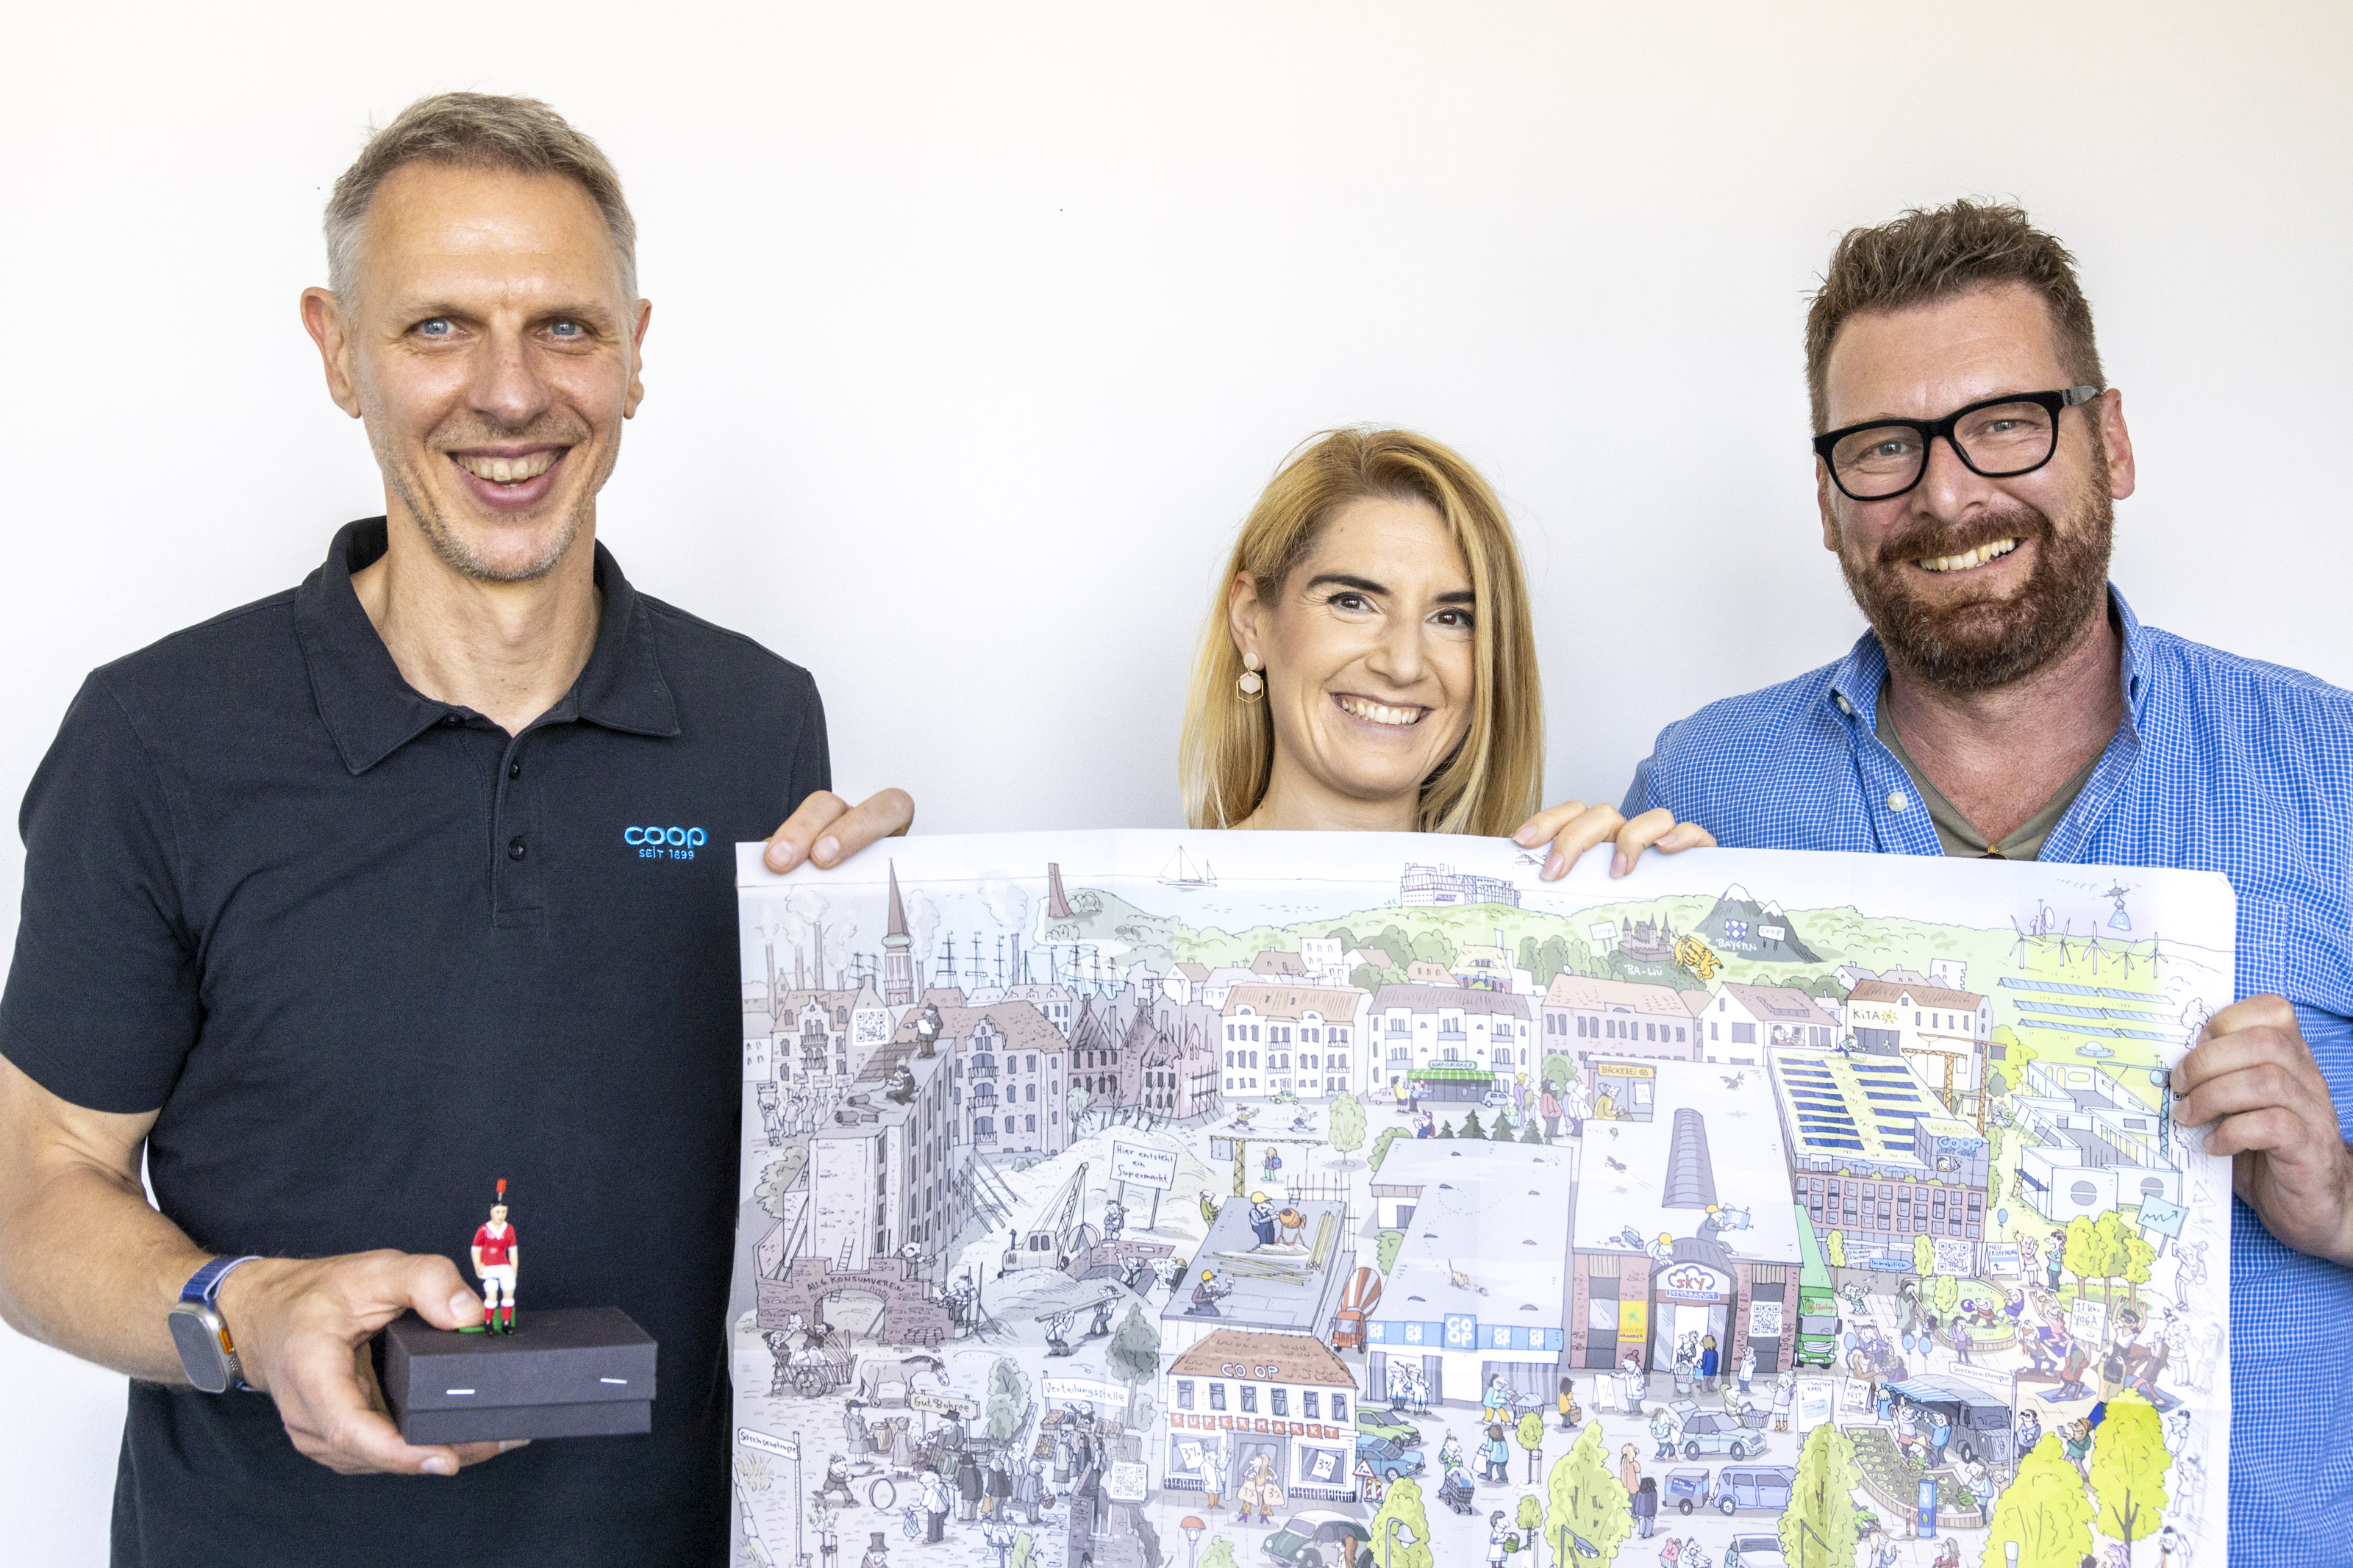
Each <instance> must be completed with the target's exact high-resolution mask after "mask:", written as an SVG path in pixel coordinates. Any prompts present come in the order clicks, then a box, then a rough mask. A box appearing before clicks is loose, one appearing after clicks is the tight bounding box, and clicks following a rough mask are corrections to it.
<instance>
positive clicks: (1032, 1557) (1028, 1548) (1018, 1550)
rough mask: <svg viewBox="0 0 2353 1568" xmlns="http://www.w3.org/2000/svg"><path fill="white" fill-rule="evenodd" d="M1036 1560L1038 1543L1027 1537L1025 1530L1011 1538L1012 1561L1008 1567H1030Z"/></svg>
mask: <svg viewBox="0 0 2353 1568" xmlns="http://www.w3.org/2000/svg"><path fill="white" fill-rule="evenodd" d="M1037 1561H1038V1543H1037V1542H1034V1541H1032V1540H1030V1539H1029V1531H1026V1530H1025V1531H1022V1532H1021V1533H1020V1534H1018V1535H1017V1536H1015V1537H1014V1538H1013V1561H1012V1563H1010V1564H1009V1565H1008V1568H1032V1565H1033V1564H1034V1563H1036V1562H1037Z"/></svg>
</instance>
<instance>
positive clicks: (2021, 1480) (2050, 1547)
mask: <svg viewBox="0 0 2353 1568" xmlns="http://www.w3.org/2000/svg"><path fill="white" fill-rule="evenodd" d="M1816 1430H1820V1428H1816ZM2012 1545H2015V1546H2016V1547H2017V1548H2018V1562H2017V1568H2079V1564H2081V1563H2083V1561H2084V1558H2085V1557H2086V1556H2087V1555H2089V1554H2090V1552H2091V1550H2092V1500H2091V1499H2090V1498H2089V1497H2087V1496H2085V1495H2084V1478H2083V1477H2082V1476H2081V1475H2080V1474H2078V1473H2077V1471H2076V1469H2075V1467H2074V1466H2073V1465H2072V1464H2069V1463H2068V1462H2067V1450H2066V1447H2065V1446H2064V1445H2063V1444H2062V1443H2061V1442H2060V1440H2059V1434H2057V1433H2056V1432H2046V1433H2044V1434H2043V1436H2042V1441H2041V1442H2040V1443H2037V1444H2036V1445H2035V1446H2034V1448H2033V1451H2032V1452H2031V1453H2029V1454H2028V1455H2027V1456H2026V1458H2023V1459H2021V1460H2020V1461H2019V1462H2018V1474H2017V1476H2016V1477H2015V1478H2014V1479H2011V1481H2010V1485H2009V1486H2008V1487H2007V1488H2005V1489H2003V1490H2002V1493H2001V1498H2000V1501H1998V1502H1997V1503H1995V1504H1994V1510H1993V1520H1992V1522H1991V1523H1989V1524H1988V1525H1987V1527H1986V1543H1985V1552H1984V1554H1983V1555H1982V1556H1980V1557H1979V1558H1978V1564H1979V1568H2009V1564H2010V1555H2009V1549H2010V1547H2011V1546H2012Z"/></svg>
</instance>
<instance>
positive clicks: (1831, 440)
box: [1814, 386, 2105, 501]
mask: <svg viewBox="0 0 2353 1568" xmlns="http://www.w3.org/2000/svg"><path fill="white" fill-rule="evenodd" d="M2104 390H2105V389H2104V388H2101V387H2097V386H2070V387H2064V388H2061V389H2059V390H2055V391H2052V392H2005V393H2003V394H2002V395H2000V396H1999V397H1987V398H1980V399H1979V400H1978V401H1977V402H1975V403H1971V404H1968V405H1966V406H1963V407H1960V408H1956V409H1954V410H1953V411H1952V412H1951V413H1950V414H1947V415H1946V416H1944V417H1943V418H1942V419H1866V420H1864V421H1862V423H1861V424H1859V425H1848V426H1842V427H1841V428H1840V429H1836V430H1829V431H1825V432H1823V433H1822V434H1821V435H1820V436H1817V437H1814V456H1816V457H1817V458H1820V459H1821V460H1822V467H1824V468H1828V469H1829V470H1830V475H1831V483H1832V484H1834V485H1836V486H1838V488H1839V493H1840V494H1841V495H1842V496H1844V497H1846V498H1847V500H1861V501H1873V500H1894V499H1895V498H1896V497H1898V496H1906V495H1910V494H1911V493H1912V492H1913V491H1914V490H1916V489H1919V488H1920V481H1921V480H1923V479H1926V478H1927V477H1928V456H1929V450H1928V449H1929V448H1930V447H1933V446H1934V445H1936V437H1939V436H1941V437H1944V438H1945V445H1946V446H1947V447H1951V448H1952V449H1953V456H1955V457H1956V458H1959V459H1960V460H1961V466H1962V467H1963V468H1967V469H1968V471H1969V472H1971V473H1973V474H1975V475H1977V476H1978V478H1979V479H2016V478H2018V477H2019V476H2020V475H2021V474H2031V473H2033V472H2034V471H2035V470H2036V469H2038V468H2047V467H2049V466H2050V463H2051V459H2052V458H2055V457H2057V456H2058V455H2059V416H2060V415H2061V414H2063V413H2064V412H2065V411H2066V410H2068V409H2070V408H2080V407H2081V406H2083V405H2084V404H2086V403H2089V402H2091V401H2092V400H2093V399H2094V398H2095V397H2097V396H2099V395H2100V394H2101V392H2102V391H2104ZM2005 403H2034V404H2040V405H2042V409H2043V411H2044V412H2045V413H2047V414H2049V415H2050V416H2051V449H2050V450H2049V451H2047V452H2045V453H2043V454H2042V460H2041V461H2040V462H2034V463H2029V464H2028V465H2027V466H2026V467H2024V468H2004V469H2003V470H2001V471H2000V473H1989V472H1988V471H1987V470H1985V469H1983V468H1978V466H1977V464H1975V463H1974V462H1971V461H1970V460H1969V455H1968V451H1967V450H1965V449H1964V448H1963V447H1962V446H1961V444H1960V443H1959V442H1958V441H1957V440H1955V439H1953V432H1954V431H1955V430H1957V429H1958V428H1960V423H1961V421H1962V420H1963V419H1965V418H1967V417H1968V416H1970V415H1972V414H1975V413H1976V412H1978V410H1979V409H1981V408H1999V407H2000V406H2001V405H2003V404H2005ZM1884 429H1898V430H1916V431H1918V432H1919V433H1920V471H1919V472H1918V473H1916V474H1915V475H1913V476H1912V482H1911V483H1910V484H1908V485H1905V487H1904V488H1903V489H1900V490H1889V491H1887V492H1886V493H1885V494H1884V495H1869V496H1859V495H1857V494H1855V493H1854V492H1853V491H1852V490H1851V489H1847V488H1846V480H1844V479H1841V478H1840V477H1839V470H1838V464H1837V463H1836V462H1835V461H1834V460H1832V458H1831V448H1832V447H1836V446H1837V445H1838V444H1839V443H1840V442H1841V441H1843V440H1845V439H1846V438H1847V437H1850V436H1853V435H1857V434H1859V433H1860V432H1862V431H1864V430H1884Z"/></svg>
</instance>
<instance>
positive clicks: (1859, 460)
mask: <svg viewBox="0 0 2353 1568" xmlns="http://www.w3.org/2000/svg"><path fill="white" fill-rule="evenodd" d="M2099 395H2100V389H2099V388H2098V387H2096V386H2071V387H2068V388H2067V389H2066V390H2064V391H2063V392H2009V393H2004V394H2003V395H2001V396H2000V397H1989V398H1987V399H1986V400H1985V401H1984V402H1982V403H1972V404H1970V405H1968V407H1966V408H1957V409H1955V410H1954V411H1953V412H1952V413H1950V414H1947V415H1946V416H1945V417H1943V418H1942V419H1936V420H1926V419H1874V420H1873V421H1872V422H1871V423H1870V424H1868V425H1850V426H1847V427H1846V428H1845V429H1843V430H1832V431H1831V432H1829V433H1828V434H1827V435H1821V436H1817V437H1814V453H1815V455H1816V456H1817V457H1819V458H1821V460H1822V461H1823V462H1825V463H1827V464H1829V465H1830V470H1831V479H1833V480H1835V481H1836V482H1837V484H1838V488H1839V489H1841V490H1842V491H1844V492H1845V493H1846V494H1847V496H1848V497H1849V498H1850V499H1852V500H1892V499H1893V498H1894V497H1896V496H1900V495H1902V494H1904V493H1905V491H1906V490H1908V489H1911V488H1912V487H1913V486H1915V485H1916V484H1918V483H1919V482H1920V478H1921V476H1922V475H1924V474H1926V472H1927V471H1928V446H1929V443H1931V442H1933V441H1935V440H1936V437H1939V436H1942V437H1944V438H1945V439H1946V441H1947V443H1948V444H1950V446H1951V447H1952V448H1953V452H1954V455H1955V456H1957V457H1958V458H1960V459H1961V461H1962V462H1964V463H1966V464H1968V468H1969V471H1970V472H1971V473H1973V474H1976V475H1978V477H1980V478H1982V479H2015V478H2017V477H2018V476H2019V475H2021V474H2031V473H2032V472H2033V471H2034V470H2035V469H2037V468H2041V467H2042V465H2043V464H2045V463H2047V462H2049V461H2050V460H2051V455H2052V453H2054V452H2056V451H2057V450H2058V449H2059V412H2060V410H2061V409H2063V408H2073V407H2074V406H2075V405H2077V404H2081V403H2089V402H2090V401H2091V400H2092V399H2094V397H2097V396H2099Z"/></svg>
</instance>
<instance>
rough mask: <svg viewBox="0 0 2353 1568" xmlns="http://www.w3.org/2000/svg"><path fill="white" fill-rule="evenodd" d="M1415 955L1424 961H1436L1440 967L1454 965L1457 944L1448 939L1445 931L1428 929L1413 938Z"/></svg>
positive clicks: (1447, 967)
mask: <svg viewBox="0 0 2353 1568" xmlns="http://www.w3.org/2000/svg"><path fill="white" fill-rule="evenodd" d="M1412 952H1413V956H1414V957H1416V958H1418V959H1419V960H1421V962H1422V963H1434V964H1436V965H1438V966H1439V967H1440V969H1451V968H1453V967H1454V957H1455V952H1456V949H1455V946H1454V944H1453V943H1452V942H1449V941H1447V940H1446V933H1445V932H1443V931H1423V932H1422V933H1421V934H1420V935H1419V936H1418V937H1415V938H1414V939H1413V949H1412Z"/></svg>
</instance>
